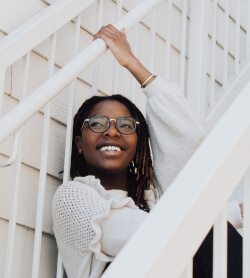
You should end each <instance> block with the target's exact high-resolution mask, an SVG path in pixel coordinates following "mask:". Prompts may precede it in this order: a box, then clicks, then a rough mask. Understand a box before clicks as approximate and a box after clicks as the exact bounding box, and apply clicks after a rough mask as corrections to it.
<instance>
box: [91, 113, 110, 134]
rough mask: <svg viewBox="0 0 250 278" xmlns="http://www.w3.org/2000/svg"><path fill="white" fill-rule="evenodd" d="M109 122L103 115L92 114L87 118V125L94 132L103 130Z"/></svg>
mask: <svg viewBox="0 0 250 278" xmlns="http://www.w3.org/2000/svg"><path fill="white" fill-rule="evenodd" d="M108 124H109V120H108V119H107V118H106V117H104V116H94V117H91V118H90V119H89V127H90V129H91V130H92V131H94V132H104V131H105V130H106V129H107V127H108Z"/></svg>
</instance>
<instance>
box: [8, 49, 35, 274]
mask: <svg viewBox="0 0 250 278" xmlns="http://www.w3.org/2000/svg"><path fill="white" fill-rule="evenodd" d="M29 65H30V52H29V53H28V54H26V55H25V56H24V58H23V78H22V88H21V95H20V101H22V100H23V99H24V98H25V95H26V92H27V84H28V78H29ZM18 133H19V135H18V137H19V140H18V151H17V157H16V160H15V163H14V177H13V185H12V196H11V212H10V220H9V233H8V243H7V255H6V265H5V276H4V277H5V278H10V277H11V271H12V268H13V255H14V243H15V233H16V216H17V205H18V193H19V184H20V170H21V146H22V139H21V138H22V128H20V131H19V132H18Z"/></svg>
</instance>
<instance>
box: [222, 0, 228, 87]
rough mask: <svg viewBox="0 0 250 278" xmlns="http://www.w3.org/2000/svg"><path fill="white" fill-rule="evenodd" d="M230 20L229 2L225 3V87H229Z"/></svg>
mask: <svg viewBox="0 0 250 278" xmlns="http://www.w3.org/2000/svg"><path fill="white" fill-rule="evenodd" d="M228 20H229V2H228V1H226V3H225V12H224V52H223V65H224V67H223V88H224V89H225V88H227V76H228V69H227V68H228Z"/></svg>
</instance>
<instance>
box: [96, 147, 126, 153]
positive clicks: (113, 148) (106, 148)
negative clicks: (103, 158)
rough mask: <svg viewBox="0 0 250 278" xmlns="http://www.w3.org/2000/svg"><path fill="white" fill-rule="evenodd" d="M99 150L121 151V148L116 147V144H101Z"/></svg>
mask: <svg viewBox="0 0 250 278" xmlns="http://www.w3.org/2000/svg"><path fill="white" fill-rule="evenodd" d="M100 151H118V152H120V151H121V148H119V147H116V146H103V147H101V148H100Z"/></svg>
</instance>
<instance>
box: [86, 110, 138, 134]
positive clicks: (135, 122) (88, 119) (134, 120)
mask: <svg viewBox="0 0 250 278" xmlns="http://www.w3.org/2000/svg"><path fill="white" fill-rule="evenodd" d="M93 117H104V118H106V119H107V120H108V125H107V128H106V129H105V130H104V131H99V132H98V131H94V130H93V129H92V128H91V127H90V124H89V121H90V120H91V118H93ZM121 118H129V119H131V120H132V121H133V122H134V126H135V127H134V130H133V131H132V132H130V133H124V132H121V131H120V130H119V129H118V128H117V125H116V121H117V120H118V119H121ZM111 121H115V128H116V130H117V131H118V132H119V133H121V134H124V135H130V134H132V133H134V132H135V131H136V128H137V125H139V124H140V122H137V121H136V119H134V118H133V117H125V116H123V117H118V118H117V119H109V118H108V117H107V116H104V115H91V116H90V117H88V118H87V119H85V120H84V121H83V124H82V128H81V132H82V129H83V127H84V124H85V122H87V123H88V126H89V128H90V130H91V131H92V132H94V133H103V132H105V131H107V130H108V129H109V128H110V122H111Z"/></svg>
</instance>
